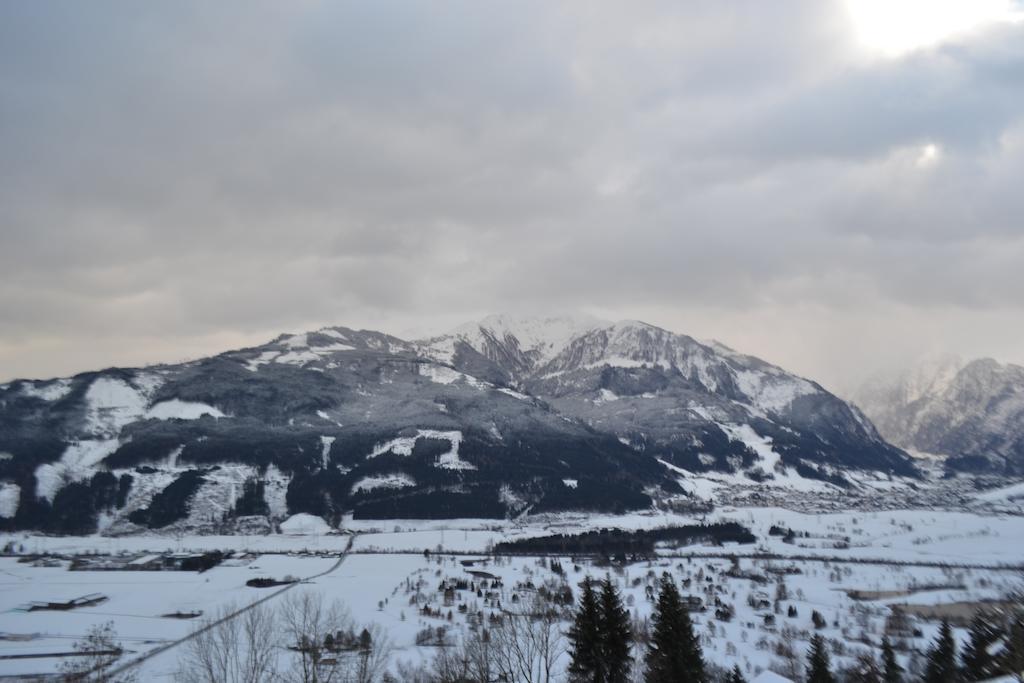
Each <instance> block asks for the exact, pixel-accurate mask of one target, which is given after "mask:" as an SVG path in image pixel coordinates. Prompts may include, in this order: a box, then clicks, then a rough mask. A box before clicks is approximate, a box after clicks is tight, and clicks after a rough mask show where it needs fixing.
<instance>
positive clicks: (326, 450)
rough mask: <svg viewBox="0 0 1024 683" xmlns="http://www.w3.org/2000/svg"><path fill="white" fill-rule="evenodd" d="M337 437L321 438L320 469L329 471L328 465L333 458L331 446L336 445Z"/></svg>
mask: <svg viewBox="0 0 1024 683" xmlns="http://www.w3.org/2000/svg"><path fill="white" fill-rule="evenodd" d="M336 439H337V437H334V436H321V437H320V463H321V464H320V467H321V468H323V469H325V470H326V469H327V463H328V462H329V459H330V457H331V446H333V445H334V442H335V440H336Z"/></svg>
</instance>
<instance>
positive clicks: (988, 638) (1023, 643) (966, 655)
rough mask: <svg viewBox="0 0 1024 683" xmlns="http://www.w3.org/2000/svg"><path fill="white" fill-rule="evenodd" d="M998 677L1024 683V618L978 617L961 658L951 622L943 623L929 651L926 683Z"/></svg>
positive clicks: (975, 619)
mask: <svg viewBox="0 0 1024 683" xmlns="http://www.w3.org/2000/svg"><path fill="white" fill-rule="evenodd" d="M999 676H1017V677H1018V680H1024V614H1016V615H1014V616H1012V617H1006V616H1003V615H999V614H978V615H977V616H975V618H974V620H973V621H972V622H971V628H970V634H969V638H968V642H967V645H966V646H965V647H964V650H963V652H962V653H960V654H959V655H958V653H957V644H956V639H955V638H954V636H953V628H952V627H951V626H950V624H949V622H948V621H944V622H942V627H941V628H940V629H939V634H938V636H936V638H935V641H934V642H933V643H932V646H931V647H930V648H929V649H928V654H927V657H926V665H925V671H924V681H925V683H962V682H964V681H983V680H987V679H990V678H997V677H999Z"/></svg>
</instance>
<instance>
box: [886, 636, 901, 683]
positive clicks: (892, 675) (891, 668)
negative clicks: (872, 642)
mask: <svg viewBox="0 0 1024 683" xmlns="http://www.w3.org/2000/svg"><path fill="white" fill-rule="evenodd" d="M882 680H883V681H885V683H903V667H902V666H900V663H899V662H897V661H896V653H895V652H894V651H893V649H892V643H890V642H889V639H888V638H883V639H882Z"/></svg>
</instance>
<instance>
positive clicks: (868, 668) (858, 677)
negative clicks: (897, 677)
mask: <svg viewBox="0 0 1024 683" xmlns="http://www.w3.org/2000/svg"><path fill="white" fill-rule="evenodd" d="M843 680H844V681H846V683H882V671H881V669H879V668H878V661H877V660H876V659H875V656H874V655H873V654H862V655H860V656H859V657H857V661H856V662H855V663H854V665H853V668H851V669H849V670H848V671H847V672H846V676H845V678H844V679H843Z"/></svg>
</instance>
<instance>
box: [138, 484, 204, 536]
mask: <svg viewBox="0 0 1024 683" xmlns="http://www.w3.org/2000/svg"><path fill="white" fill-rule="evenodd" d="M203 474H204V471H203V470H188V471H187V472H182V473H181V475H180V476H179V477H178V478H177V479H175V480H174V481H172V482H171V483H170V484H168V485H167V486H166V487H165V488H164V489H163V490H162V491H160V493H158V494H156V495H155V496H153V500H151V501H150V502H149V507H146V508H139V509H138V510H135V511H133V512H132V513H131V514H130V515H128V519H129V521H131V522H133V523H134V524H139V525H140V526H147V527H149V528H150V529H160V528H162V527H165V526H167V525H168V524H173V523H174V522H177V521H178V520H179V519H184V518H185V517H188V511H189V504H190V503H191V501H192V498H193V496H195V495H196V492H197V491H198V490H199V487H200V486H202V485H203V482H205V481H206V480H205V479H204V478H203Z"/></svg>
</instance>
